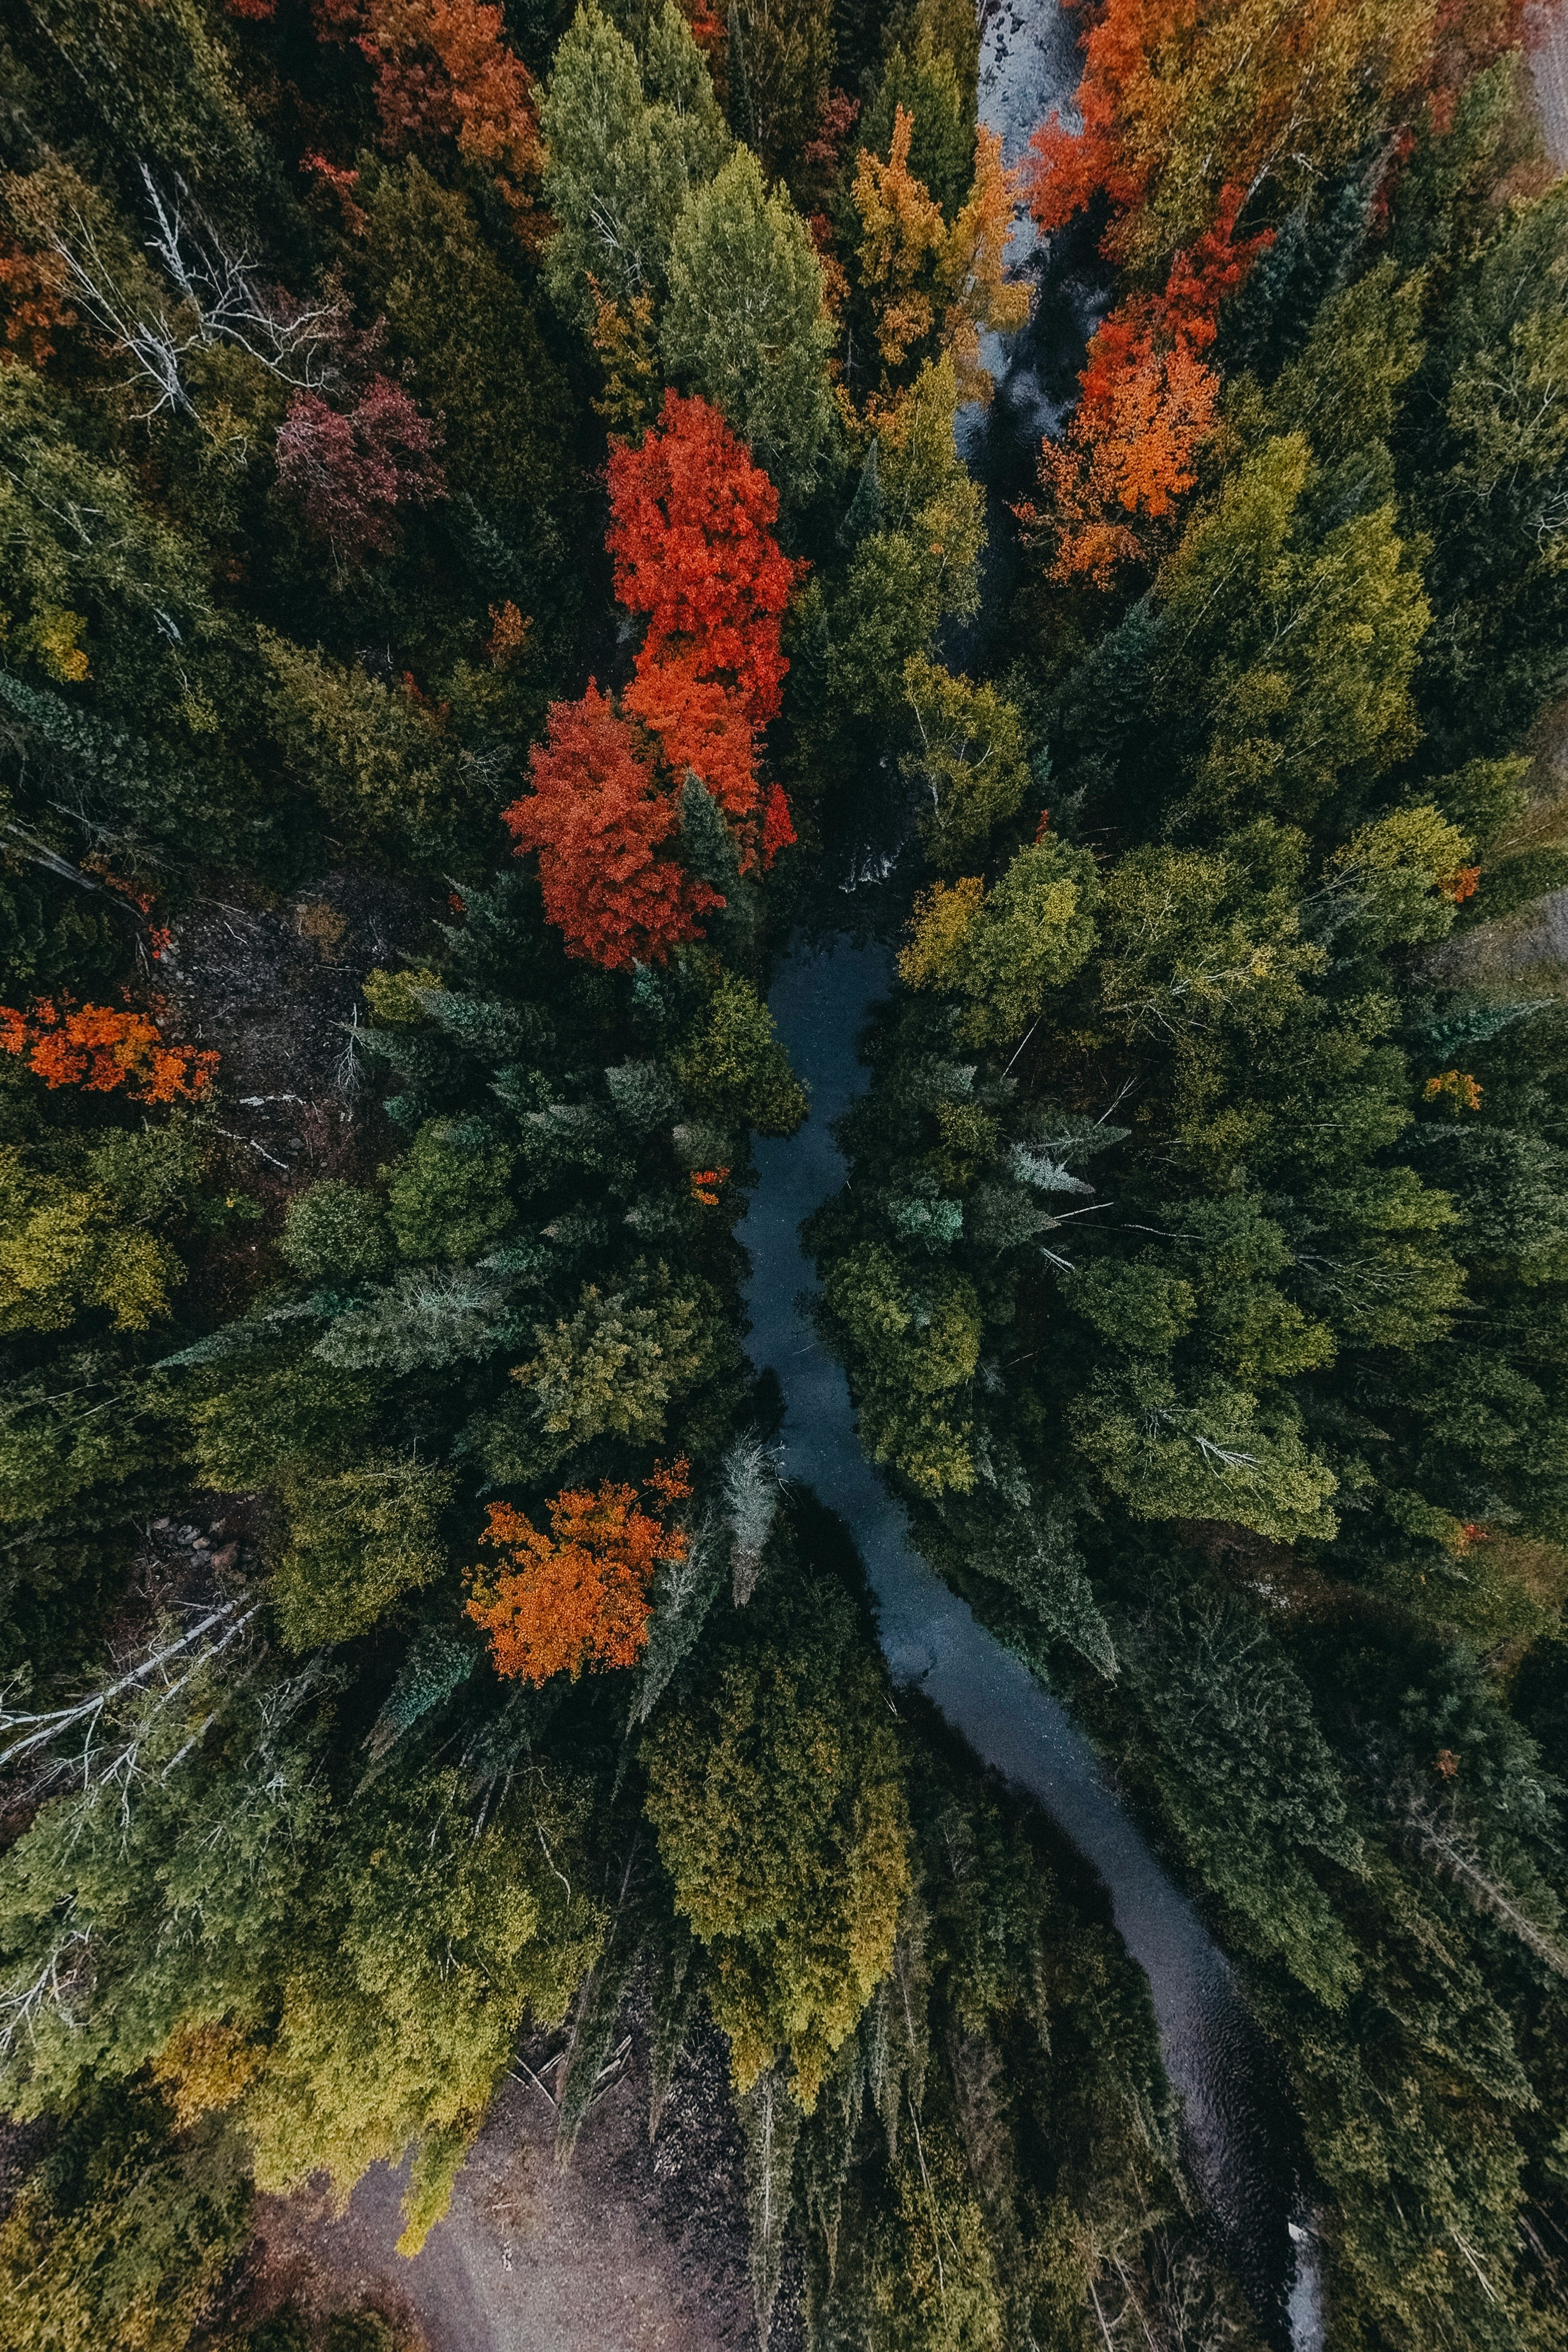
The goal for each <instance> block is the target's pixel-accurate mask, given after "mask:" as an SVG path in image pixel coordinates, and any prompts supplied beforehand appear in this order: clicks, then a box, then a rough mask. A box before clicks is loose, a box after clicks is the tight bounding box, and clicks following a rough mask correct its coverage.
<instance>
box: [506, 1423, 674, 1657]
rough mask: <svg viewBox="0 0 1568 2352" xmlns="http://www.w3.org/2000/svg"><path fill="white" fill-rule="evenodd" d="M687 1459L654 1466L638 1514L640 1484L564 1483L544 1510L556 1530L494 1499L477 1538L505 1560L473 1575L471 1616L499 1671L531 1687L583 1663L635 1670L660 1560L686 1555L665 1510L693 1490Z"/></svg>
mask: <svg viewBox="0 0 1568 2352" xmlns="http://www.w3.org/2000/svg"><path fill="white" fill-rule="evenodd" d="M688 1467H689V1465H688V1464H687V1462H686V1461H685V1459H684V1457H683V1458H682V1459H681V1460H680V1461H679V1462H677V1463H675V1464H674V1465H673V1466H672V1467H671V1468H670V1469H668V1470H666V1469H663V1468H656V1469H655V1470H654V1472H653V1474H652V1475H651V1476H650V1477H649V1478H647V1480H645V1482H644V1485H643V1494H644V1496H652V1497H653V1498H654V1508H653V1510H652V1511H648V1510H641V1509H638V1508H637V1488H636V1487H635V1486H615V1485H613V1484H612V1483H611V1481H610V1480H609V1479H607V1478H606V1479H605V1481H604V1483H603V1484H602V1485H601V1486H600V1488H599V1491H598V1493H597V1494H596V1495H595V1494H590V1493H589V1492H588V1491H587V1490H586V1489H585V1488H582V1487H565V1488H563V1491H562V1492H561V1493H560V1494H559V1495H556V1496H553V1497H552V1500H551V1501H550V1503H549V1504H548V1505H547V1506H546V1508H547V1509H548V1511H549V1513H550V1533H549V1535H548V1536H545V1535H541V1533H540V1532H539V1530H538V1528H535V1527H534V1526H533V1524H532V1522H531V1520H529V1519H527V1518H525V1517H523V1515H522V1513H521V1511H516V1510H513V1508H512V1507H511V1506H510V1504H509V1503H492V1504H491V1505H490V1507H489V1526H488V1527H487V1528H486V1530H485V1533H484V1535H483V1536H482V1537H481V1538H480V1540H481V1542H483V1543H487V1544H492V1545H494V1546H495V1547H496V1549H498V1550H499V1551H501V1552H503V1553H505V1554H507V1555H509V1556H510V1557H509V1559H508V1564H507V1565H506V1566H504V1567H503V1568H501V1569H500V1570H499V1571H498V1572H497V1573H495V1574H494V1575H490V1574H489V1573H487V1572H486V1571H485V1570H482V1569H476V1570H474V1571H473V1576H472V1580H471V1597H470V1599H469V1601H468V1615H469V1616H470V1617H471V1618H472V1619H473V1620H474V1622H475V1623H476V1624H479V1625H482V1626H483V1628H484V1630H485V1632H486V1633H488V1634H489V1643H490V1656H491V1658H492V1659H493V1661H494V1664H495V1668H496V1672H497V1673H498V1674H502V1675H516V1676H517V1677H518V1678H519V1679H520V1680H521V1681H523V1682H529V1683H543V1682H548V1681H549V1679H550V1677H551V1675H558V1674H562V1673H566V1674H569V1675H571V1676H572V1678H573V1680H574V1681H575V1680H576V1678H577V1676H578V1675H580V1674H581V1673H582V1672H583V1670H584V1667H590V1668H592V1667H595V1666H629V1665H631V1664H634V1663H635V1662H636V1660H637V1657H638V1656H639V1655H640V1654H641V1652H642V1651H643V1649H644V1648H645V1646H646V1645H647V1619H648V1594H649V1591H650V1588H651V1586H652V1584H653V1579H654V1571H655V1570H656V1569H657V1568H658V1565H659V1563H660V1561H662V1560H681V1559H685V1557H686V1551H687V1539H686V1536H685V1534H684V1532H683V1531H682V1530H681V1529H680V1528H669V1527H667V1526H666V1525H665V1521H664V1516H663V1515H664V1514H665V1513H666V1512H668V1510H669V1509H671V1508H672V1507H673V1506H674V1505H675V1504H677V1503H679V1502H683V1501H684V1500H685V1498H686V1497H687V1496H689V1494H690V1492H691V1488H690V1486H689V1483H688V1480H687V1475H686V1474H687V1469H688Z"/></svg>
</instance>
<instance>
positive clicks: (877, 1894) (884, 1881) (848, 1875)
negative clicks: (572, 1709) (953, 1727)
mask: <svg viewBox="0 0 1568 2352" xmlns="http://www.w3.org/2000/svg"><path fill="white" fill-rule="evenodd" d="M643 1753H644V1759H645V1762H646V1765H647V1775H648V1795H647V1811H648V1817H649V1819H650V1820H651V1822H653V1825H654V1829H655V1831H656V1832H657V1834H658V1849H659V1855H660V1858H661V1860H662V1861H663V1863H664V1865H665V1868H666V1869H667V1870H668V1872H669V1874H670V1875H671V1877H672V1878H673V1880H674V1882H675V1896H676V1901H677V1903H678V1904H679V1906H680V1908H681V1910H682V1911H684V1912H685V1914H686V1916H687V1917H688V1918H689V1920H690V1922H691V1926H692V1928H693V1931H694V1932H695V1934H696V1935H697V1936H698V1937H700V1940H701V1941H702V1942H703V1943H704V1944H705V1945H706V1946H707V1947H708V1949H709V1953H710V1959H711V1962H712V1968H713V1971H714V1975H713V1983H712V1990H711V1992H710V2000H711V2002H712V2006H713V2011H714V2014H715V2015H716V2017H717V2018H718V2020H719V2021H720V2023H721V2025H722V2027H723V2029H724V2031H725V2032H726V2033H727V2034H728V2035H729V2037H730V2045H731V2062H732V2064H733V2067H734V2073H735V2081H736V2085H737V2087H738V2088H739V2089H741V2090H742V2091H743V2090H746V2089H748V2088H749V2087H750V2085H751V2084H752V2083H754V2082H755V2081H756V2079H757V2077H758V2076H759V2074H762V2072H763V2069H764V2068H765V2067H767V2066H768V2065H770V2064H771V2063H773V2060H774V2058H775V2056H777V2055H780V2054H782V2053H787V2054H788V2056H789V2059H790V2061H791V2063H792V2065H793V2067H794V2070H795V2095H796V2097H797V2099H798V2100H799V2102H800V2104H801V2105H803V2106H805V2107H807V2108H809V2107H810V2106H812V2105H814V2104H815V2102H816V2095H817V2090H818V2086H819V2084H820V2083H821V2081H822V2076H823V2071H824V2068H825V2067H826V2063H827V2061H828V2058H829V2056H830V2055H831V2053H832V2052H834V2051H835V2050H837V2048H838V2046H839V2044H840V2043H841V2042H843V2040H844V2038H845V2036H846V2035H847V2033H849V2032H851V2031H852V2030H853V2028H854V2026H855V2023H856V2021H857V2020H858V2017H859V2015H860V2013H861V2011H862V2010H863V2009H864V2008H865V2006H866V2003H867V2001H868V2000H869V1999H870V1996H871V1993H872V1991H873V1990H874V1989H875V1987H876V1985H877V1983H878V1982H879V1979H881V1978H882V1977H883V1976H885V1975H886V1973H887V1970H888V1967H889V1961H890V1959H891V1958H892V1950H893V1939H894V1937H895V1935H896V1934H897V1931H898V1924H899V1916H900V1910H901V1908H902V1906H903V1902H904V1898H905V1896H906V1895H907V1893H908V1890H909V1885H910V1864H909V1857H908V1839H909V1822H908V1813H907V1809H906V1806H905V1801H904V1792H903V1788H902V1785H901V1780H900V1765H899V1755H898V1747H897V1742H896V1740H895V1738H894V1735H893V1730H892V1718H891V1717H890V1716H889V1712H888V1706H887V1699H886V1693H885V1682H884V1677H883V1674H882V1671H881V1667H880V1664H879V1661H878V1660H877V1659H876V1657H875V1654H874V1653H873V1651H872V1649H871V1647H870V1644H869V1642H868V1637H867V1634H866V1632H865V1630H864V1628H863V1626H862V1625H861V1624H860V1623H859V1622H858V1620H857V1616H856V1612H855V1611H854V1609H853V1607H852V1606H851V1604H850V1602H849V1601H847V1598H846V1597H845V1595H844V1593H843V1592H842V1591H840V1590H839V1589H838V1588H837V1587H836V1586H834V1585H830V1584H827V1583H826V1582H825V1581H823V1580H820V1579H818V1578H815V1577H809V1576H808V1577H805V1578H804V1579H795V1578H792V1580H790V1582H789V1583H788V1584H787V1585H785V1584H784V1582H783V1580H782V1578H781V1580H780V1581H779V1583H778V1584H777V1585H776V1586H774V1585H764V1587H763V1594H762V1596H761V1597H760V1598H759V1599H758V1600H756V1601H753V1602H752V1604H751V1607H750V1609H749V1611H748V1612H747V1613H746V1615H745V1616H744V1617H743V1618H741V1619H739V1620H736V1621H734V1622H732V1624H731V1628H730V1629H729V1630H727V1631H726V1632H725V1633H723V1634H721V1637H720V1638H719V1639H718V1640H717V1641H715V1642H714V1643H711V1644H710V1646H709V1648H708V1649H707V1650H706V1651H705V1653H704V1654H702V1657H701V1671H700V1678H699V1681H698V1685H697V1687H696V1689H695V1690H694V1692H693V1694H692V1696H690V1697H689V1698H687V1699H686V1700H684V1701H683V1702H681V1703H680V1704H679V1706H671V1707H670V1708H669V1710H668V1713H667V1714H666V1716H665V1717H664V1718H663V1720H662V1721H661V1722H660V1723H658V1725H657V1726H656V1727H655V1729H654V1731H653V1732H652V1733H651V1735H650V1736H649V1738H648V1739H647V1742H646V1743H645V1746H644V1750H643Z"/></svg>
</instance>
